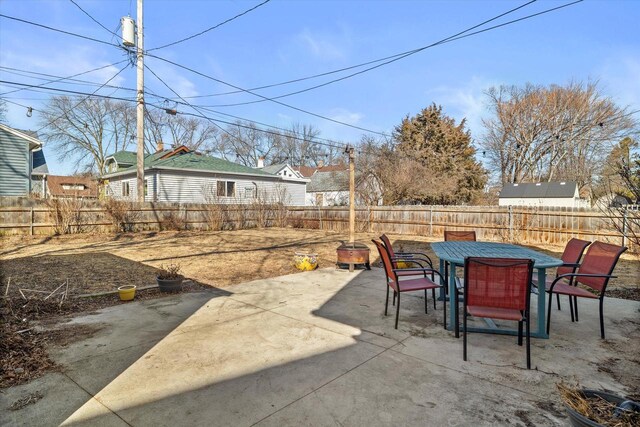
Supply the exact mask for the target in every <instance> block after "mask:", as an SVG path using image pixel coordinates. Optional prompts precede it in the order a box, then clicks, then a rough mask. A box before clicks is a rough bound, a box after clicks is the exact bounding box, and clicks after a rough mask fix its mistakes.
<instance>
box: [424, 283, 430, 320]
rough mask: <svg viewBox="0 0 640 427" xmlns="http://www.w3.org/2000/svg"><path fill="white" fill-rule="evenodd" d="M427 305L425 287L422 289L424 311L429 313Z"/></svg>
mask: <svg viewBox="0 0 640 427" xmlns="http://www.w3.org/2000/svg"><path fill="white" fill-rule="evenodd" d="M428 305H429V304H427V290H426V289H425V290H424V312H425V313H426V314H429V310H427V306H428Z"/></svg>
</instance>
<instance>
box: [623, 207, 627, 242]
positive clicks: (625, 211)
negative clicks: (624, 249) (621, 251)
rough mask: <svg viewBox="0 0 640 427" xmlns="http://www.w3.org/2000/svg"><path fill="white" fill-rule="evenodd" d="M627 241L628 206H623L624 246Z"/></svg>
mask: <svg viewBox="0 0 640 427" xmlns="http://www.w3.org/2000/svg"><path fill="white" fill-rule="evenodd" d="M626 241H627V208H624V207H623V208H622V246H624V245H625V243H626Z"/></svg>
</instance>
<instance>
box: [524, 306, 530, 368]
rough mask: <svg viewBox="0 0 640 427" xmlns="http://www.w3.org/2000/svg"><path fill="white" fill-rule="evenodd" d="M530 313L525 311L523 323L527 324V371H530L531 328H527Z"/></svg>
mask: <svg viewBox="0 0 640 427" xmlns="http://www.w3.org/2000/svg"><path fill="white" fill-rule="evenodd" d="M529 318H530V313H529V311H528V310H527V312H526V314H525V321H526V322H527V330H526V333H527V369H531V327H530V326H529Z"/></svg>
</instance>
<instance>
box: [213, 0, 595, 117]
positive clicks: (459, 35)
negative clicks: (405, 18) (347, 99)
mask: <svg viewBox="0 0 640 427" xmlns="http://www.w3.org/2000/svg"><path fill="white" fill-rule="evenodd" d="M534 1H535V0H533V1H530V2H528V3H525V4H523V5H521V6H519V7H517V8H515V9H512V10H510V11H507V12H505V13H503V14H501V15H498V16H496V17H494V18H491V19H489V20H487V21H484V22H483V23H480V24H478V25H475V26H473V27H471V28H468V29H466V30H464V31H461V32H459V33H457V34H454V35H452V36H449V37H447V38H444V39H442V40H440V41H437V42H435V43H432V44H430V45H427V46H423V47H421V48H418V49H414V50H410V51H407V52H404V53H402V54H399V55H400V56H397V55H396V56H394V57H392V58H393V59H390V60H388V61H385V62H383V63H381V64H378V65H375V66H373V67H369V68H366V69H364V70H360V71H358V72H355V73H352V74H349V75H347V76H343V77H340V78H337V79H334V80H330V81H328V82H325V83H321V84H318V85H315V86H311V87H308V88H305V89H301V90H297V91H294V92H289V93H286V94H283V95H279V96H274V97H271V98H269V99H280V98H285V97H289V96H292V95H298V94H300V93H304V92H309V91H311V90H314V89H318V88H321V87H324V86H328V85H330V84H333V83H336V82H339V81H342V80H346V79H349V78H351V77H354V76H357V75H359V74H363V73H366V72H368V71H371V70H374V69H376V68H380V67H382V66H384V65H387V64H391V63H392V62H396V61H399V60H401V59H404V58H406V57H408V56H411V55H414V54H416V53H418V52H421V51H423V50H426V49H430V48H433V47H436V46H439V45H442V44H445V43H450V42H453V41H456V40H460V39H463V38H466V37H471V36H474V35H477V34H481V33H484V32H487V31H491V30H495V29H497V28H500V27H504V26H507V25H511V24H514V23H516V22H520V21H523V20H526V19H531V18H533V17H536V16H539V15H542V14H545V13H549V12H553V11H555V10H558V9H562V8H564V7H568V6H571V5H574V4H576V3H580V2H582V1H583V0H576V1H574V2H572V3H567V4H565V5H561V6H557V7H554V8H550V9H547V10H544V11H542V12H538V13H534V14H531V15H527V16H525V17H522V18H518V19H514V20H511V21H508V22H504V23H502V24H498V25H494V26H491V27H488V28H483V29H481V30H478V31H474V32H472V33H469V34H464V33H466V32H468V31H470V30H472V29H475V28H478V27H480V26H482V25H485V24H487V23H489V22H491V21H493V20H495V19H498V18H500V17H502V16H504V15H507V14H509V13H512V12H514V11H516V10H518V9H520V8H522V7H524V6H527V5H529V4H531V3H533V2H534ZM265 101H266V100H264V99H261V100H254V101H246V102H238V103H233V104H217V105H211V107H235V106H240V105H248V104H256V103H260V102H265Z"/></svg>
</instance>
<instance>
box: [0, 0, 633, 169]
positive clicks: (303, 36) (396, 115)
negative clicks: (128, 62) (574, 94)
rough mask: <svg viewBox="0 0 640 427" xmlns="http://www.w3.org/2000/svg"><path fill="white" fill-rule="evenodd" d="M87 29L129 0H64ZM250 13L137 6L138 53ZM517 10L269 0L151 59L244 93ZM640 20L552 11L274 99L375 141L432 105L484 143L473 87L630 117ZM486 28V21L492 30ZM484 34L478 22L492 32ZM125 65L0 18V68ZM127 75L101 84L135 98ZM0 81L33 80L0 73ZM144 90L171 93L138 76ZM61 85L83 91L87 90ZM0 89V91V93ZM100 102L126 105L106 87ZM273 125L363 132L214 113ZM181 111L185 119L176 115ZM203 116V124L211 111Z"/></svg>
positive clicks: (23, 99) (629, 14) (481, 106)
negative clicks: (580, 89) (534, 88)
mask: <svg viewBox="0 0 640 427" xmlns="http://www.w3.org/2000/svg"><path fill="white" fill-rule="evenodd" d="M76 2H77V3H78V4H79V5H80V6H81V7H82V8H84V9H85V10H86V11H87V12H89V13H90V14H91V15H92V16H93V17H94V18H95V19H96V20H98V21H99V22H101V23H102V24H104V25H105V26H106V27H107V28H109V29H111V30H115V29H116V28H117V27H118V24H119V22H120V18H121V17H122V16H126V15H127V14H129V13H131V16H132V17H134V18H135V14H136V1H135V0H131V1H130V0H102V1H89V0H76ZM258 3H260V1H259V0H256V1H231V0H220V1H205V0H199V1H191V0H184V1H168V0H167V1H161V0H146V1H145V14H144V23H145V48H146V49H152V48H153V47H156V46H160V45H163V44H166V43H170V42H172V41H175V40H178V39H182V38H184V37H186V36H189V35H191V34H194V33H197V32H200V31H202V30H204V29H206V28H208V27H211V26H213V25H215V24H217V23H219V22H221V21H224V20H225V19H228V18H230V17H232V16H234V15H236V14H238V13H240V12H243V11H245V10H247V9H249V8H251V7H253V6H255V5H257V4H258ZM524 3H526V1H524V0H521V1H506V0H504V1H482V0H478V1H471V0H467V1H391V0H388V1H349V0H345V1H338V0H334V1H331V0H324V1H311V0H306V1H293V0H271V1H270V2H269V3H267V4H265V5H263V6H261V7H259V8H257V9H256V10H254V11H252V12H250V13H248V14H246V15H244V16H242V17H240V18H238V19H236V20H234V21H232V22H230V23H228V24H225V25H223V26H221V27H219V28H217V29H215V30H213V31H210V32H208V33H206V34H205V35H202V36H199V37H196V38H194V39H192V40H189V41H186V42H184V43H180V44H177V45H175V46H171V47H167V48H165V49H159V50H157V51H154V52H152V53H153V54H156V55H158V56H161V57H163V58H165V59H168V60H171V61H173V62H176V63H179V64H182V65H184V66H187V67H190V68H193V69H195V70H198V71H200V72H201V73H204V74H207V75H210V76H212V77H214V78H216V79H219V80H223V81H226V82H228V83H231V84H233V85H236V86H239V87H242V88H251V87H257V86H261V85H266V84H271V83H277V82H281V81H286V80H290V79H295V78H299V77H305V76H309V75H313V74H317V73H321V72H325V71H331V70H335V69H339V68H343V67H347V66H351V65H355V64H358V63H362V62H366V61H370V60H373V59H377V58H381V57H385V56H389V55H393V54H396V53H399V52H403V51H407V50H410V49H414V48H418V47H422V46H425V45H428V44H430V43H433V42H435V41H438V40H440V39H442V38H445V37H448V36H450V35H453V34H455V33H457V32H459V31H462V30H464V29H466V28H468V27H471V26H473V25H476V24H478V23H480V22H482V21H484V20H486V19H489V18H492V17H494V16H496V15H498V14H501V13H503V12H505V11H507V10H509V9H512V8H514V7H516V6H519V5H521V4H524ZM565 3H568V1H542V0H540V1H537V2H535V3H533V4H531V5H528V6H526V7H524V8H522V9H520V10H519V11H517V12H515V13H513V14H510V15H508V16H506V17H504V18H502V19H500V20H498V21H496V23H500V22H505V21H507V20H511V19H515V18H518V17H522V16H525V15H529V14H532V13H536V12H539V11H542V10H545V9H548V8H551V7H555V6H559V5H561V4H565ZM0 13H2V14H5V15H9V16H13V17H17V18H21V19H26V20H30V21H35V22H37V23H41V24H44V25H48V26H51V27H55V28H60V29H64V30H66V31H70V32H74V33H79V34H83V35H86V36H89V37H93V38H96V39H100V40H104V41H107V42H109V41H111V42H114V43H116V42H118V41H119V40H117V39H116V38H115V37H114V36H112V35H110V34H109V33H108V32H107V31H105V30H104V29H103V28H101V27H100V26H98V25H97V24H96V23H95V22H93V21H91V20H90V19H89V18H88V17H87V16H86V15H84V14H83V13H82V12H81V11H80V10H79V9H78V8H76V6H74V5H73V4H72V3H71V2H70V1H67V0H55V1H30V0H3V1H2V2H0ZM639 18H640V2H638V1H633V0H629V1H616V0H610V1H604V0H602V1H597V0H587V1H584V2H582V3H579V4H576V5H573V6H570V7H568V8H565V9H561V10H559V11H556V12H552V13H550V14H546V15H542V16H539V17H536V18H532V19H530V20H526V21H523V22H519V23H515V24H512V25H509V26H506V27H504V28H499V29H496V30H493V31H490V32H487V33H483V34H479V35H475V36H472V37H468V38H465V39H461V40H457V41H454V42H451V43H447V44H443V45H441V46H436V47H434V48H431V49H427V50H425V51H422V52H420V53H417V54H415V55H413V56H410V57H407V58H404V59H402V60H400V61H397V62H394V63H392V64H389V65H385V66H383V67H380V68H378V69H376V70H372V71H369V72H366V73H364V74H362V75H359V76H355V77H353V78H350V79H347V80H344V81H341V82H338V83H334V84H331V85H328V86H326V87H322V88H319V89H316V90H313V91H310V92H306V93H303V94H298V95H294V96H290V97H287V98H283V99H281V101H283V102H285V103H288V104H291V105H293V106H295V107H298V108H301V109H305V110H308V111H311V112H314V113H317V114H319V115H322V116H325V117H330V118H333V119H336V120H339V121H342V122H346V123H349V124H353V125H356V126H359V127H362V128H366V129H370V130H373V131H378V132H390V131H391V130H392V129H393V127H394V126H395V125H397V124H398V123H399V122H400V121H401V119H402V118H403V117H404V116H405V115H407V114H409V115H413V114H416V113H417V112H418V111H419V110H420V109H421V108H424V107H426V106H428V105H429V104H431V103H432V102H435V103H437V104H441V105H442V106H443V107H444V110H445V112H446V113H447V114H449V115H451V116H453V117H454V118H456V119H457V120H460V119H462V118H465V117H466V118H467V120H468V125H469V128H470V130H471V133H472V136H473V138H474V139H475V140H479V139H480V138H481V135H482V126H481V119H482V117H485V116H487V114H488V112H487V110H486V107H485V102H486V98H485V96H484V94H483V93H484V91H486V90H487V89H488V88H489V87H491V86H496V85H501V84H516V85H523V84H525V83H527V82H531V83H534V84H544V85H546V84H565V83H568V82H569V81H571V80H577V81H587V80H589V79H591V80H599V82H600V85H601V89H602V91H603V93H604V94H605V95H607V96H610V97H611V98H613V99H614V100H615V101H616V102H617V103H618V104H619V105H621V106H630V108H631V109H632V110H635V109H638V108H640V78H639V76H640V37H638V35H637V22H638V19H639ZM492 24H494V23H492ZM492 24H489V25H492ZM122 59H124V56H123V53H122V51H121V50H118V49H117V48H116V47H113V46H109V45H105V44H100V43H96V42H93V41H89V40H83V39H78V38H74V37H70V36H67V35H64V34H60V33H56V32H52V31H50V30H46V29H42V28H36V27H33V26H29V25H26V24H24V23H19V22H15V21H11V20H7V19H5V18H0V66H2V67H11V68H17V69H21V70H29V71H36V72H41V73H47V74H53V75H59V76H69V75H72V74H74V73H79V72H82V71H86V70H89V69H92V68H96V67H99V66H103V65H108V64H112V63H115V62H118V61H121V60H122ZM146 64H147V65H148V66H149V67H150V68H151V69H152V70H154V72H156V73H157V74H158V75H159V76H161V77H162V78H163V79H164V80H165V81H166V82H167V83H168V84H169V85H170V86H171V87H172V88H173V89H174V90H176V91H177V92H178V93H180V95H181V96H185V97H186V96H195V95H207V94H212V93H219V92H226V91H229V90H232V89H230V88H229V87H226V86H224V85H222V84H219V83H215V82H213V81H211V80H208V79H205V78H202V77H199V76H197V75H195V74H192V73H189V72H188V71H186V70H182V69H179V68H176V67H174V66H172V65H170V64H168V63H166V62H163V61H160V60H158V59H155V58H151V57H147V59H146ZM121 66H122V65H120V66H113V67H107V68H105V69H103V70H101V71H99V72H96V73H93V74H90V75H86V76H82V77H80V78H82V79H87V80H91V81H95V82H99V83H103V82H105V81H106V80H107V79H109V78H110V77H112V76H113V75H114V74H115V73H116V72H117V71H118V70H119V69H120V68H119V67H121ZM346 74H347V73H342V74H337V75H332V76H328V77H324V78H319V79H313V80H309V81H305V82H300V83H296V84H291V85H286V86H280V87H275V88H270V89H265V90H262V91H259V93H260V94H262V95H263V96H268V97H271V96H277V95H281V94H284V93H288V92H292V91H295V90H299V89H302V88H305V87H308V86H311V85H314V84H319V83H322V82H324V81H327V80H330V79H332V78H335V77H340V76H343V75H346ZM135 78H136V72H135V69H134V68H128V69H126V70H124V71H123V72H122V73H121V74H120V75H119V76H118V77H116V78H115V79H114V80H113V81H112V82H111V83H112V84H116V85H120V86H124V87H129V88H133V87H135ZM0 80H9V81H19V82H25V83H30V84H34V83H36V84H37V83H38V81H37V80H33V79H30V78H27V77H25V76H21V75H16V74H14V73H10V72H8V71H7V70H5V69H0ZM145 83H146V85H147V86H148V87H149V89H151V90H152V91H154V92H156V93H158V94H161V95H164V96H166V97H168V98H169V97H173V94H172V93H170V92H169V90H168V89H166V87H165V86H163V85H162V84H161V83H159V82H158V81H157V80H156V79H155V78H154V77H153V76H152V75H151V74H150V73H149V72H147V73H146V76H145ZM52 86H54V87H64V88H70V89H75V90H81V91H88V92H91V91H93V90H94V89H93V88H88V87H86V86H77V87H74V86H70V85H61V84H55V85H52ZM7 90H10V88H8V87H6V86H0V92H5V91H7ZM100 93H102V94H105V95H114V96H130V94H131V93H130V92H125V91H117V92H114V90H113V89H110V90H106V89H105V90H103V91H101V92H100ZM48 96H49V95H47V94H43V93H34V92H29V91H21V92H17V93H14V94H10V95H7V97H8V99H9V100H11V101H14V102H18V103H20V104H24V105H30V106H33V107H34V109H36V111H35V112H34V114H33V117H31V118H28V117H26V114H25V108H23V107H18V106H15V105H13V104H9V105H8V107H9V112H8V115H7V116H8V123H9V125H11V126H14V127H18V128H23V129H34V130H35V129H37V128H38V127H39V126H38V122H37V114H38V112H37V109H38V108H39V107H41V106H42V104H43V103H44V102H46V98H47V97H48ZM255 99H258V98H256V97H254V96H252V95H250V94H246V93H241V94H233V95H227V96H218V97H210V98H197V99H194V100H191V101H192V102H193V103H194V104H198V105H215V104H229V103H236V102H243V101H250V100H255ZM215 109H216V110H218V111H222V112H225V113H229V114H234V115H237V116H241V117H244V118H247V119H252V120H256V121H260V122H264V123H269V124H273V125H275V126H281V127H288V126H289V125H290V124H291V123H292V122H298V123H308V124H313V125H314V126H316V127H317V128H318V129H320V131H321V136H322V137H324V138H330V139H334V140H337V141H344V142H348V141H357V140H359V139H360V137H361V135H362V134H363V131H361V130H357V129H352V128H349V127H346V126H343V125H340V124H337V123H333V122H330V121H326V120H323V119H320V118H318V117H314V116H310V115H307V114H304V113H302V112H299V111H296V110H293V109H290V108H287V107H284V106H281V105H277V104H274V103H272V102H261V103H256V104H250V105H244V106H234V107H216V108H215ZM179 110H182V111H192V110H189V109H188V107H179ZM212 116H213V115H212ZM45 154H46V155H47V160H48V162H49V168H50V170H51V172H52V173H55V174H67V173H72V172H73V171H74V169H75V167H76V162H74V161H72V160H65V161H59V160H58V159H57V158H56V156H55V152H53V151H52V150H51V147H46V148H45Z"/></svg>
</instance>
